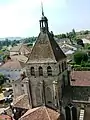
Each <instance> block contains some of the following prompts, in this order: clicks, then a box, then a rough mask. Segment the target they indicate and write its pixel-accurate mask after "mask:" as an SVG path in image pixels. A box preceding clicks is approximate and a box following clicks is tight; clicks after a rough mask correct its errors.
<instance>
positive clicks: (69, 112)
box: [65, 105, 77, 120]
mask: <svg viewBox="0 0 90 120" xmlns="http://www.w3.org/2000/svg"><path fill="white" fill-rule="evenodd" d="M65 113H66V120H77V109H76V108H75V107H74V106H73V105H68V106H66V107H65Z"/></svg>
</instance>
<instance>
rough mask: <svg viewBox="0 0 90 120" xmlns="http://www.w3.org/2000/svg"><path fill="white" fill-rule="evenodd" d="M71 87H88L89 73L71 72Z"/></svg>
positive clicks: (89, 84) (89, 82)
mask: <svg viewBox="0 0 90 120" xmlns="http://www.w3.org/2000/svg"><path fill="white" fill-rule="evenodd" d="M70 77H71V80H70V84H71V86H90V71H72V72H71V75H70Z"/></svg>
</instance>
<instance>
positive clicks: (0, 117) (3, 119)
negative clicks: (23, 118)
mask: <svg viewBox="0 0 90 120" xmlns="http://www.w3.org/2000/svg"><path fill="white" fill-rule="evenodd" d="M0 120H12V118H11V117H10V116H8V115H0Z"/></svg>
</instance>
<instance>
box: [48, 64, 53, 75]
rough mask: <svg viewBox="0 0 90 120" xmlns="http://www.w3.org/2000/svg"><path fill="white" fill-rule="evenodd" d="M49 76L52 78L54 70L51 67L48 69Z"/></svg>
mask: <svg viewBox="0 0 90 120" xmlns="http://www.w3.org/2000/svg"><path fill="white" fill-rule="evenodd" d="M47 74H48V76H52V69H51V67H50V66H48V67H47Z"/></svg>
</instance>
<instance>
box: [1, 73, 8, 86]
mask: <svg viewBox="0 0 90 120" xmlns="http://www.w3.org/2000/svg"><path fill="white" fill-rule="evenodd" d="M6 79H7V78H6V77H5V76H4V75H2V74H0V86H2V85H3V84H4V82H6Z"/></svg>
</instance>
